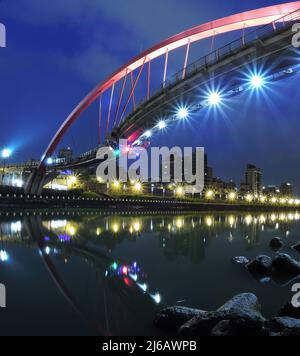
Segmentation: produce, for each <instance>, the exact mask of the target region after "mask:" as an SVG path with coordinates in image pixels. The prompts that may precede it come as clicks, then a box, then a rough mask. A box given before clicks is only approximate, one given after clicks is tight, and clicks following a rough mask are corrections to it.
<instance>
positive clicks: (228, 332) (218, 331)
mask: <svg viewBox="0 0 300 356" xmlns="http://www.w3.org/2000/svg"><path fill="white" fill-rule="evenodd" d="M210 336H218V337H220V336H238V329H237V327H236V326H235V324H234V323H233V322H232V321H231V320H222V321H220V322H219V323H218V324H217V325H216V326H215V327H214V328H213V329H212V331H211V333H210Z"/></svg>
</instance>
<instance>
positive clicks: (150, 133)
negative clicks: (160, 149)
mask: <svg viewBox="0 0 300 356" xmlns="http://www.w3.org/2000/svg"><path fill="white" fill-rule="evenodd" d="M144 136H145V137H147V138H150V137H151V136H152V132H151V131H150V130H148V131H146V132H145V133H144Z"/></svg>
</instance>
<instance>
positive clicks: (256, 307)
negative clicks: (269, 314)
mask: <svg viewBox="0 0 300 356" xmlns="http://www.w3.org/2000/svg"><path fill="white" fill-rule="evenodd" d="M245 310H251V311H256V312H259V313H260V311H261V305H260V304H259V301H258V298H257V296H256V295H255V294H253V293H243V294H238V295H236V296H235V297H233V298H231V299H230V300H229V301H228V302H226V303H225V304H224V305H222V306H221V307H220V308H219V309H218V310H217V311H220V312H239V311H245Z"/></svg>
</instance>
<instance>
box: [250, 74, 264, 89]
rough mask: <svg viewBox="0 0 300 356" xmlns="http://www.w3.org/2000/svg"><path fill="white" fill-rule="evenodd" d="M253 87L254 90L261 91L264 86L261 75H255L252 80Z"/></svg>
mask: <svg viewBox="0 0 300 356" xmlns="http://www.w3.org/2000/svg"><path fill="white" fill-rule="evenodd" d="M251 85H252V88H254V89H259V88H261V87H262V86H263V85H264V78H263V77H262V76H261V75H254V76H253V77H252V78H251Z"/></svg>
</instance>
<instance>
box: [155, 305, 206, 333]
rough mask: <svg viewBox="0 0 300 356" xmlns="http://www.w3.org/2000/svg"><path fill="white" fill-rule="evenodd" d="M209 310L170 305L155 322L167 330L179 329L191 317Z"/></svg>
mask: <svg viewBox="0 0 300 356" xmlns="http://www.w3.org/2000/svg"><path fill="white" fill-rule="evenodd" d="M205 313H207V312H205V311H202V310H198V309H192V308H186V307H179V306H175V307H169V308H166V309H164V310H162V311H161V312H160V313H159V314H158V315H157V316H156V318H155V320H154V324H155V325H156V326H157V327H158V328H160V329H162V330H165V331H177V330H178V329H179V328H180V326H182V325H183V324H185V323H186V322H187V321H189V320H190V319H192V318H194V317H196V316H198V315H202V314H205Z"/></svg>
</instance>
